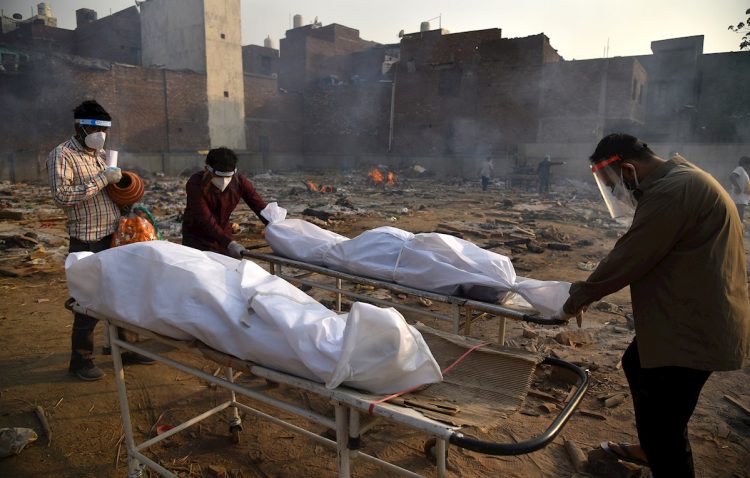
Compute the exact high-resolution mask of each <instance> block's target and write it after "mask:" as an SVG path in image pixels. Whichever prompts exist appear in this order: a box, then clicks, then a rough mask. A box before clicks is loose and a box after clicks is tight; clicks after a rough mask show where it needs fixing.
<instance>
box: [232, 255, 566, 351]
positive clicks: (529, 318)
mask: <svg viewBox="0 0 750 478" xmlns="http://www.w3.org/2000/svg"><path fill="white" fill-rule="evenodd" d="M266 247H269V246H268V245H267V244H258V245H255V246H251V247H249V248H248V250H247V251H246V252H244V253H243V255H244V256H245V257H247V258H250V259H254V260H256V261H262V262H266V263H268V264H269V268H270V272H271V274H276V275H277V276H279V277H281V278H282V279H284V280H286V281H288V282H291V283H293V284H303V285H305V286H308V287H314V288H318V289H322V290H327V291H329V292H333V293H335V294H336V304H335V310H336V311H337V312H341V311H342V308H341V305H342V297H343V296H346V297H350V298H352V299H355V300H359V301H362V302H369V303H372V304H377V305H380V306H387V307H393V308H395V309H396V310H398V311H399V312H414V313H417V314H419V315H423V316H429V317H432V318H435V319H438V320H443V321H448V322H451V324H452V331H453V333H454V334H459V333H461V334H462V335H465V336H470V335H471V326H472V324H473V323H474V322H475V321H477V320H480V319H485V318H488V317H497V318H498V319H499V325H498V334H497V343H498V344H500V345H503V344H504V343H505V332H506V331H505V328H506V319H513V320H520V321H522V322H528V323H533V324H541V325H564V324H566V323H567V321H565V320H560V319H545V318H543V317H540V316H538V315H534V314H530V313H528V312H524V311H521V310H516V309H511V308H508V307H503V306H501V305H498V304H493V303H489V302H481V301H477V300H471V299H466V298H463V297H457V296H451V295H444V294H437V293H435V292H430V291H425V290H421V289H416V288H413V287H407V286H403V285H400V284H396V283H395V282H388V281H383V280H378V279H371V278H369V277H363V276H358V275H353V274H349V273H346V272H340V271H336V270H333V269H328V268H327V267H321V266H316V265H312V264H307V263H305V262H300V261H296V260H293V259H287V258H286V257H281V256H277V255H275V254H267V253H264V252H258V249H262V248H266ZM284 267H289V268H294V269H300V270H304V271H308V273H305V274H300V275H292V274H287V273H284V271H283V268H284ZM312 274H319V275H322V276H326V277H331V278H333V279H335V281H336V284H335V286H331V285H327V284H322V283H320V282H318V281H314V280H310V279H309V278H308V277H309V276H310V275H312ZM344 282H347V283H350V284H355V285H360V286H370V287H374V288H378V289H385V290H389V291H391V292H393V293H395V294H405V295H407V296H411V297H419V298H422V299H429V300H431V301H434V302H441V303H445V304H449V305H450V306H451V309H452V311H451V313H450V314H445V313H441V312H437V311H432V310H429V309H427V308H425V307H419V308H418V307H413V306H410V305H408V304H403V303H400V302H394V301H389V300H384V299H378V298H375V297H371V296H368V295H365V294H360V293H358V292H356V291H353V290H349V289H346V288H344ZM462 324H463V331H462V330H461V328H462V327H461V325H462Z"/></svg>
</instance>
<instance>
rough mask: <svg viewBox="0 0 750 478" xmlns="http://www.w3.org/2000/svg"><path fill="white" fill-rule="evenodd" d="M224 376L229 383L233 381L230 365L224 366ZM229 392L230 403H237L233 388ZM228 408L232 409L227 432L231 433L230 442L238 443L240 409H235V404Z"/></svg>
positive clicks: (240, 429)
mask: <svg viewBox="0 0 750 478" xmlns="http://www.w3.org/2000/svg"><path fill="white" fill-rule="evenodd" d="M224 376H225V377H226V379H227V381H228V382H229V383H234V370H233V369H232V367H224ZM229 393H230V394H231V398H232V403H233V404H234V403H237V396H236V395H235V393H234V390H229ZM230 408H231V410H232V418H231V420H230V421H229V433H230V434H231V435H232V442H233V443H239V442H240V432H241V431H242V419H241V418H240V411H239V410H238V409H237V406H236V405H232V406H231V407H230Z"/></svg>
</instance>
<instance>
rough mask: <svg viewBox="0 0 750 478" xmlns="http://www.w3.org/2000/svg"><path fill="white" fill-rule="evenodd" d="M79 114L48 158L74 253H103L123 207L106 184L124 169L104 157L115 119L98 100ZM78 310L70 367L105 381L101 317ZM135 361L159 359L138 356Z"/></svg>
mask: <svg viewBox="0 0 750 478" xmlns="http://www.w3.org/2000/svg"><path fill="white" fill-rule="evenodd" d="M73 118H74V120H75V125H74V127H75V135H74V136H73V137H71V138H70V139H68V140H67V141H65V142H63V143H61V144H60V145H59V146H57V147H56V148H55V149H53V150H52V151H51V152H50V154H49V157H48V158H47V172H48V174H49V182H50V188H51V189H52V197H53V199H54V201H55V203H56V204H57V205H58V206H60V207H61V208H62V209H63V211H65V215H66V216H67V217H68V221H67V230H68V235H69V236H70V247H69V249H68V252H80V251H91V252H100V251H103V250H105V249H108V248H109V247H110V244H111V242H112V234H113V233H114V232H115V230H116V229H117V224H118V222H119V220H120V210H119V208H118V207H117V205H116V204H115V203H114V202H113V201H112V199H110V197H109V195H108V194H107V191H106V189H105V188H106V186H107V185H108V184H115V183H117V182H118V181H119V180H120V179H121V177H122V173H121V171H120V168H116V167H107V165H106V163H105V161H104V149H103V148H104V142H105V141H106V135H107V131H109V128H110V126H111V125H112V118H111V117H110V115H109V114H108V113H107V111H105V110H104V108H102V107H101V105H99V103H97V102H96V101H93V100H89V101H84V102H83V103H81V104H80V105H79V106H78V107H76V109H75V110H73ZM74 315H75V318H74V320H73V332H72V337H71V346H72V352H71V356H70V366H69V367H68V371H69V373H70V374H71V375H74V376H76V377H78V378H80V379H81V380H89V381H90V380H99V379H100V378H102V377H103V376H104V372H102V371H101V369H100V368H99V367H97V366H96V365H94V361H93V352H94V328H95V327H96V324H97V322H98V320H97V319H94V318H93V317H89V316H87V315H83V314H74ZM123 358H125V357H123ZM130 361H133V362H139V363H148V362H153V361H150V359H147V358H146V357H142V356H135V355H134V356H133V357H131V358H130Z"/></svg>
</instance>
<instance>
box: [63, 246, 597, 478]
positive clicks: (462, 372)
mask: <svg viewBox="0 0 750 478" xmlns="http://www.w3.org/2000/svg"><path fill="white" fill-rule="evenodd" d="M264 256H268V255H264ZM272 258H273V259H274V260H276V259H277V258H275V257H272ZM278 259H280V258H278ZM280 262H281V261H280V260H279V262H277V264H278V263H280ZM284 263H285V264H286V265H292V266H294V267H295V268H300V269H303V268H305V267H307V268H308V269H309V270H312V268H314V267H315V266H306V265H304V264H301V263H296V262H295V261H288V260H284ZM316 269H317V268H316ZM321 269H322V268H321ZM276 272H277V273H279V272H280V270H279V268H278V266H276ZM316 272H317V271H316ZM323 272H327V273H329V274H331V275H334V277H337V289H338V290H339V293H341V294H345V293H346V291H344V290H341V283H340V282H339V281H341V280H344V279H346V280H356V281H359V283H367V282H370V281H369V280H367V279H363V278H356V277H355V276H350V277H349V276H348V275H347V274H341V273H335V272H334V271H329V270H327V269H323ZM282 277H284V276H283V275H282ZM284 278H286V277H284ZM291 279H296V280H297V282H301V281H300V280H299V278H294V277H292V278H291ZM372 282H379V281H372ZM312 285H315V286H318V287H320V286H321V284H312ZM386 285H387V284H386ZM379 286H380V285H379ZM388 288H390V289H391V290H394V291H398V292H399V293H409V294H416V295H418V296H420V297H426V298H430V299H432V300H439V301H441V302H449V303H451V304H453V305H454V306H457V307H471V308H474V309H475V310H479V311H491V312H492V313H494V314H505V315H503V317H510V318H514V319H520V320H528V321H531V322H541V323H549V322H548V321H544V319H539V318H536V317H530V316H527V315H525V314H522V313H519V312H517V311H512V310H511V309H505V308H502V307H498V306H495V305H493V304H483V303H481V302H476V301H468V300H459V299H458V298H448V297H445V296H440V295H439V294H432V293H428V292H424V291H418V290H413V289H409V288H405V287H401V286H398V285H395V284H391V285H388ZM361 299H362V300H364V301H370V302H379V301H377V300H373V299H372V298H370V297H367V296H362V297H361ZM337 305H338V308H339V309H340V307H341V297H340V296H339V298H338V300H337ZM66 306H67V307H68V308H69V309H71V310H73V311H75V312H78V313H83V314H86V315H89V316H92V317H95V318H98V319H100V320H103V321H104V322H105V324H106V326H107V328H108V330H109V337H110V345H111V348H112V358H113V362H114V372H115V381H116V385H117V393H118V399H119V404H120V413H121V417H122V422H123V431H124V435H125V443H126V446H127V451H128V477H129V478H136V477H141V476H143V472H144V470H145V469H146V468H148V469H150V470H153V471H155V472H157V473H159V474H160V475H161V476H165V477H176V476H177V475H176V474H174V473H172V472H171V471H170V470H168V469H167V467H166V466H165V464H163V463H158V462H157V461H155V460H154V459H152V458H150V457H149V456H147V455H146V450H147V449H148V448H149V447H151V446H153V445H155V444H156V443H159V442H161V441H163V440H166V439H168V438H169V437H171V436H172V435H174V434H176V433H179V432H181V431H183V430H185V429H187V428H188V427H190V426H192V425H195V424H197V423H198V422H200V421H202V420H204V419H206V418H208V417H210V416H212V415H215V414H218V413H220V412H222V411H223V410H226V409H229V413H230V414H231V415H230V426H229V432H230V434H231V436H232V437H233V439H234V440H235V441H236V442H237V441H239V437H240V432H241V431H242V420H241V417H240V414H239V412H240V411H244V412H247V413H249V414H252V415H255V416H257V417H260V418H262V419H266V420H269V421H271V422H273V423H275V424H278V425H280V426H282V427H285V428H288V429H290V430H293V431H294V432H297V433H300V434H302V435H304V436H306V437H308V438H310V439H312V440H314V441H316V442H318V443H320V444H323V445H326V446H329V447H332V448H335V449H336V453H337V468H338V476H339V477H349V476H351V466H352V461H353V460H362V461H366V462H369V463H372V464H375V465H377V466H380V467H382V468H383V469H385V470H387V471H389V472H392V473H395V474H398V475H401V476H410V477H416V476H422V475H419V474H417V473H414V472H413V471H410V470H408V469H405V468H403V467H401V466H398V465H396V464H393V463H389V462H387V461H385V460H383V459H381V458H378V457H376V456H373V455H372V454H368V453H366V452H365V451H364V448H363V445H366V443H365V442H364V440H363V435H364V434H365V433H366V432H367V431H368V430H370V429H372V428H373V427H374V426H375V425H376V424H377V423H378V422H379V421H383V420H386V421H388V422H391V423H397V424H399V425H401V426H404V427H407V428H409V429H412V430H415V431H418V432H420V433H423V434H424V435H426V436H427V437H431V439H430V440H428V441H427V442H426V444H425V453H426V454H428V456H429V457H430V458H431V459H433V460H434V462H435V465H436V475H437V476H438V477H444V476H446V456H447V449H448V445H449V444H450V445H454V446H457V447H460V448H464V449H467V450H472V451H475V452H478V453H483V454H489V455H520V454H525V453H530V452H533V451H536V450H539V449H541V448H543V447H545V446H546V445H548V444H549V443H550V442H551V441H552V440H553V439H554V438H555V437H556V436H557V434H558V433H559V432H560V431H561V429H562V428H563V426H564V425H565V424H566V423H567V421H568V420H569V419H570V417H571V416H572V414H573V413H574V411H575V409H576V408H577V406H578V405H579V403H580V402H581V400H582V399H583V396H584V394H585V393H586V390H587V389H588V373H587V372H586V371H583V370H581V369H580V368H579V367H577V366H575V365H573V364H570V363H568V362H565V361H562V360H559V359H556V358H552V357H547V358H544V357H540V356H535V355H534V354H530V353H526V352H524V351H519V350H512V349H508V348H505V347H501V346H498V345H491V344H485V343H481V342H479V341H478V340H475V339H471V338H467V337H461V336H457V335H454V334H448V333H444V332H443V333H441V332H439V331H436V330H433V329H429V328H428V327H425V326H420V325H419V324H418V325H417V328H418V329H419V330H420V332H421V333H422V335H423V337H424V338H425V340H426V341H427V343H428V345H429V346H430V349H431V351H432V352H433V355H434V356H435V358H436V360H437V361H438V363H439V365H440V366H441V367H442V368H443V370H444V381H443V382H441V383H439V384H434V385H430V386H428V387H427V388H425V389H424V390H414V391H407V392H405V393H403V394H394V395H393V396H387V397H384V396H376V395H371V394H367V393H363V392H361V391H357V390H354V389H351V388H347V387H338V388H336V389H328V388H326V387H325V386H324V385H323V384H321V383H317V382H314V381H311V380H307V379H304V378H300V377H296V376H294V375H290V374H287V373H282V372H278V371H275V370H273V369H271V368H268V367H264V366H261V365H257V364H254V363H251V362H247V361H243V360H239V359H237V358H235V357H232V356H230V355H227V354H225V353H222V352H220V351H217V350H214V349H211V348H209V347H208V346H206V345H205V344H202V343H200V342H198V341H192V342H186V341H179V340H175V339H171V338H168V337H165V336H162V335H159V334H156V333H154V332H151V331H148V330H145V329H142V328H140V327H136V326H133V325H131V324H127V323H124V322H122V321H118V320H114V319H112V318H109V317H105V316H103V315H101V314H98V313H97V312H96V311H94V310H91V309H86V308H83V307H82V306H80V305H79V304H77V303H75V302H74V301H72V300H71V301H69V302H68V303H67V304H66ZM419 312H421V313H424V311H421V310H420V311H419ZM456 317H458V316H454V317H451V318H450V319H451V320H453V319H454V318H456ZM468 317H470V315H469V316H468ZM470 320H471V319H469V322H470ZM457 324H458V322H457V320H456V321H454V325H455V326H454V329H456V328H457ZM118 327H119V328H123V329H126V330H131V331H133V332H136V333H138V334H139V336H141V337H143V338H150V339H153V340H155V341H158V342H161V343H164V344H167V345H169V346H171V347H173V348H175V349H178V350H180V351H182V352H187V353H190V354H191V355H198V356H201V357H202V358H204V359H207V360H210V361H213V362H215V363H216V364H218V365H220V366H221V367H222V368H223V369H224V377H223V378H222V377H217V376H214V375H211V374H208V373H206V372H204V371H202V370H200V369H198V368H195V367H194V366H191V365H188V364H186V363H183V362H180V361H179V360H177V359H176V358H174V357H169V356H166V355H165V354H160V353H154V352H152V351H150V350H148V349H145V348H143V347H142V346H140V345H138V344H135V343H129V342H126V341H124V340H122V339H120V338H118V334H117V328H118ZM125 350H128V351H132V352H136V353H139V354H141V355H144V356H146V357H149V358H152V359H154V360H156V361H158V362H160V363H162V364H164V365H167V366H170V367H173V368H175V369H178V370H180V371H182V372H184V373H187V374H190V375H193V376H195V377H197V378H199V379H201V380H204V381H206V382H209V383H211V384H214V385H216V386H218V387H222V388H224V389H227V390H228V391H229V399H228V400H227V401H225V402H224V403H221V404H220V405H217V406H215V407H213V408H211V409H209V410H207V411H205V412H204V413H201V414H199V415H197V416H195V417H193V418H191V419H189V420H186V421H185V422H183V423H181V424H180V425H178V426H176V427H174V428H172V429H170V430H168V431H166V432H164V433H162V434H160V435H157V436H154V437H152V438H149V439H147V440H146V441H143V442H142V443H136V442H135V438H134V435H133V428H132V424H131V417H130V408H129V405H128V399H127V393H126V382H125V373H124V369H123V365H122V358H121V355H120V354H121V352H122V351H125ZM539 365H548V366H551V367H555V368H559V369H564V370H567V371H568V372H569V373H568V374H567V375H568V376H571V377H574V380H572V381H574V382H576V383H571V385H574V387H575V388H574V390H575V391H574V393H572V395H570V398H569V400H568V401H567V402H566V403H565V405H564V406H563V407H562V409H561V411H560V412H559V414H558V415H557V416H556V417H555V418H554V420H552V422H551V423H550V424H549V426H548V427H547V429H546V430H545V431H544V432H543V433H541V434H540V435H538V436H535V437H533V438H530V439H527V440H524V441H520V442H512V443H496V442H494V441H487V440H483V439H481V438H477V437H474V436H470V435H469V434H468V433H469V432H468V430H472V432H471V433H472V434H476V433H474V428H472V427H476V426H477V425H478V424H479V423H482V424H487V423H492V422H493V420H494V421H495V423H496V422H498V421H499V420H502V419H503V418H505V417H507V416H509V415H510V414H512V413H513V412H515V411H516V410H518V408H519V407H520V406H521V405H522V403H523V401H524V399H525V397H526V394H527V392H528V390H529V387H530V385H531V382H532V379H533V375H534V370H535V368H536V367H537V366H539ZM446 370H450V372H448V373H446ZM235 371H242V372H243V373H246V374H251V375H252V376H255V377H258V378H261V379H265V380H266V381H267V382H269V383H270V382H273V383H276V384H280V385H281V386H282V387H290V388H293V389H296V390H302V391H304V392H306V393H308V394H313V395H315V396H317V397H320V398H322V399H324V400H327V401H329V402H330V403H331V404H332V405H333V413H332V415H333V416H330V415H331V414H322V413H318V412H315V411H313V410H311V409H310V408H309V407H307V406H305V404H299V403H294V402H293V400H291V399H290V397H288V396H285V395H283V394H282V398H280V397H278V396H274V394H273V393H272V391H273V389H271V390H268V389H266V388H264V387H254V386H248V385H243V384H239V383H236V374H235ZM239 395H241V396H243V397H247V398H249V399H251V400H252V401H254V402H256V403H259V404H263V405H264V406H270V407H272V408H273V409H275V410H279V411H281V412H282V413H286V414H292V415H294V416H295V417H299V418H301V419H303V421H304V422H310V423H312V424H317V425H322V426H323V427H326V428H328V429H331V430H335V436H336V438H335V440H332V439H330V438H327V437H326V436H323V435H320V434H318V433H316V432H313V431H311V430H309V429H307V428H303V427H302V426H300V425H298V424H295V423H291V422H289V421H286V420H284V419H281V418H278V417H276V416H273V415H271V414H269V413H266V412H264V411H261V410H259V409H258V408H255V407H253V406H251V405H247V404H244V403H241V402H239V401H238V396H239ZM290 395H291V394H290ZM397 395H398V396H397ZM256 406H257V405H256ZM477 431H478V428H477Z"/></svg>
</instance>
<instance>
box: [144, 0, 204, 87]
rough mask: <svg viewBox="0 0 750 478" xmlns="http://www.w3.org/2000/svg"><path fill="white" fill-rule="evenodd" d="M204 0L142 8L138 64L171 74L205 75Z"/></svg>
mask: <svg viewBox="0 0 750 478" xmlns="http://www.w3.org/2000/svg"><path fill="white" fill-rule="evenodd" d="M204 23H205V21H204V17H203V0H149V1H148V2H144V3H143V4H141V46H142V48H143V50H142V53H141V62H142V64H143V66H152V65H163V66H164V67H165V68H168V69H170V70H182V69H188V70H193V71H196V72H201V73H205V72H206V66H207V65H206V41H205V28H204Z"/></svg>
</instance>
